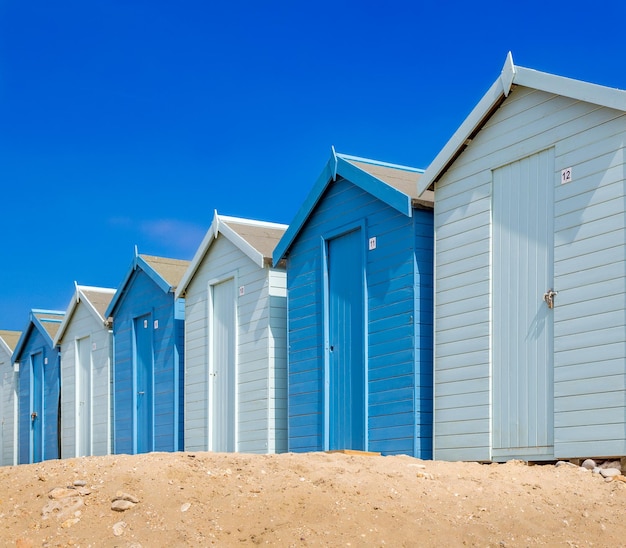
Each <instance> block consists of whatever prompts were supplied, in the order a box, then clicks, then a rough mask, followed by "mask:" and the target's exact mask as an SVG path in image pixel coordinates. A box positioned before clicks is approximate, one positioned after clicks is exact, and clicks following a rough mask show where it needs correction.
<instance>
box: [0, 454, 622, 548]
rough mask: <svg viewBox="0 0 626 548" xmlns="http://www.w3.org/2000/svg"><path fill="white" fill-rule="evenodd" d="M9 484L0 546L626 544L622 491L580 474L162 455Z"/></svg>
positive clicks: (301, 457) (402, 459)
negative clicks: (117, 505) (120, 508)
mask: <svg viewBox="0 0 626 548" xmlns="http://www.w3.org/2000/svg"><path fill="white" fill-rule="evenodd" d="M624 479H626V478H624ZM0 485H1V488H0V543H1V544H3V545H6V546H18V547H20V548H25V547H31V546H82V547H88V546H93V547H96V546H98V547H99V546H119V547H135V548H139V547H140V546H141V547H153V546H211V545H215V546H234V545H239V544H243V545H256V544H259V545H273V546H394V547H395V546H570V547H572V546H620V545H626V519H625V518H626V483H625V482H624V481H621V480H620V479H617V480H613V481H610V482H608V481H606V480H605V479H604V478H602V477H601V476H599V475H597V474H593V473H591V472H588V471H583V470H581V469H580V468H578V467H574V466H559V467H556V466H554V465H540V466H538V465H536V466H529V465H526V464H525V463H522V462H519V461H513V462H509V463H507V464H478V463H459V462H440V461H421V460H418V459H414V458H411V457H406V456H389V457H382V456H365V455H346V454H340V453H333V454H325V453H310V454H283V455H243V454H223V453H204V452H196V453H152V454H147V455H135V456H130V455H112V456H106V457H89V458H81V459H67V460H59V461H49V462H46V463H39V464H32V465H21V466H13V467H3V468H0ZM68 487H69V488H70V489H67V488H68ZM58 488H62V489H58ZM51 497H56V498H51ZM116 498H117V499H120V500H124V499H126V501H125V502H122V503H121V504H122V505H125V506H128V507H129V508H128V509H127V510H124V511H115V510H113V509H112V501H113V500H114V499H116ZM133 501H138V502H133Z"/></svg>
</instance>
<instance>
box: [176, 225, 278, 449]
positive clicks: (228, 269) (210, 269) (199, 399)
mask: <svg viewBox="0 0 626 548" xmlns="http://www.w3.org/2000/svg"><path fill="white" fill-rule="evenodd" d="M233 277H234V279H235V284H236V291H237V292H238V291H239V288H242V291H243V295H239V294H238V293H237V294H238V296H237V297H236V310H237V315H236V318H237V337H236V341H237V342H236V364H237V374H236V394H237V402H236V407H235V420H236V434H237V435H236V450H237V451H240V452H247V453H275V452H281V451H284V450H285V449H286V424H285V423H284V407H285V405H286V403H285V391H284V385H285V370H286V364H285V361H286V359H285V354H286V352H285V351H284V350H281V349H280V348H277V347H278V346H280V345H284V344H285V342H284V341H285V335H284V332H285V331H286V326H285V306H286V303H285V281H284V278H285V273H284V271H283V270H280V269H269V268H260V267H259V266H258V265H257V264H255V263H254V262H253V261H252V260H251V259H250V258H249V257H248V256H247V255H245V254H244V253H243V252H242V251H241V250H240V249H239V248H237V247H236V246H235V245H234V244H233V243H231V242H230V241H229V240H228V239H227V238H226V237H224V236H223V235H221V234H220V235H218V238H217V239H216V240H215V241H214V242H213V243H212V245H211V247H210V248H209V250H208V252H207V255H206V256H205V258H204V260H203V261H202V262H201V264H200V266H199V268H198V270H197V271H196V273H195V274H194V276H193V279H192V280H191V281H190V282H189V286H188V287H187V291H186V299H185V303H186V313H185V317H186V332H185V337H186V340H185V348H186V352H187V354H186V358H185V360H186V376H185V379H186V380H185V413H186V417H187V419H186V423H185V429H186V430H185V448H186V449H187V450H190V451H200V450H207V449H208V448H209V421H210V420H211V412H210V409H211V405H210V402H209V401H208V394H209V377H208V374H209V352H210V349H209V346H208V341H207V336H208V330H209V323H208V314H209V300H208V295H209V294H208V292H209V286H210V285H211V284H215V283H217V282H219V281H222V280H227V279H230V278H233Z"/></svg>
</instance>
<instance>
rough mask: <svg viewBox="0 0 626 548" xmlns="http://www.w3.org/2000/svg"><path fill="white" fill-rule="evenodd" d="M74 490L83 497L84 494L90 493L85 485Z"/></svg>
mask: <svg viewBox="0 0 626 548" xmlns="http://www.w3.org/2000/svg"><path fill="white" fill-rule="evenodd" d="M76 490H77V491H78V494H79V495H80V496H81V497H84V496H86V495H91V489H89V488H87V487H77V488H76Z"/></svg>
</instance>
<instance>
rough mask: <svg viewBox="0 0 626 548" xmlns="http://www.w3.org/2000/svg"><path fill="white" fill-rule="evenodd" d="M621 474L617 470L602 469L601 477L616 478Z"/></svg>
mask: <svg viewBox="0 0 626 548" xmlns="http://www.w3.org/2000/svg"><path fill="white" fill-rule="evenodd" d="M620 474H621V472H620V471H619V470H618V469H617V468H601V469H600V475H601V476H602V477H603V478H614V477H615V476H619V475H620Z"/></svg>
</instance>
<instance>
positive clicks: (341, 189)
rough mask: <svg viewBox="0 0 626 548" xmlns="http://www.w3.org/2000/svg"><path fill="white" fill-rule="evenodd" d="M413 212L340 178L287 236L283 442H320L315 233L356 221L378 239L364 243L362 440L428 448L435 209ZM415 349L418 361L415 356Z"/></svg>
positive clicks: (386, 448)
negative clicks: (285, 418) (364, 436)
mask: <svg viewBox="0 0 626 548" xmlns="http://www.w3.org/2000/svg"><path fill="white" fill-rule="evenodd" d="M413 213H414V215H415V217H414V219H412V218H410V217H407V216H405V215H403V214H401V213H399V212H398V211H397V210H395V209H393V208H391V207H390V206H388V205H386V204H384V203H383V202H381V201H380V200H378V199H377V198H376V197H374V196H372V195H371V194H369V193H367V192H365V191H363V190H361V189H359V188H358V187H357V186H355V185H353V184H352V183H350V182H349V181H347V180H345V179H339V180H338V181H337V182H335V183H333V184H332V185H331V186H329V188H328V190H327V191H326V193H325V194H324V196H323V197H322V198H321V200H320V201H319V203H318V204H317V206H316V208H315V210H314V212H313V213H312V214H311V216H310V217H309V219H308V220H307V223H306V224H305V225H304V226H303V228H302V229H301V231H300V233H299V234H298V236H297V238H296V239H295V241H294V243H293V244H292V246H291V248H290V250H289V255H288V276H287V282H288V300H289V304H288V309H289V319H288V326H289V374H288V378H289V386H288V390H289V450H290V451H320V450H324V449H325V447H324V432H323V428H324V426H323V413H324V406H325V402H324V389H323V382H324V329H323V317H324V313H323V302H322V295H323V293H324V273H323V269H324V267H323V262H322V244H321V241H322V240H321V239H322V238H323V237H324V236H325V235H326V234H328V233H336V231H338V230H339V231H340V230H341V227H344V226H354V224H355V223H361V222H363V223H364V229H365V231H366V239H367V238H370V237H376V239H377V246H376V249H374V250H370V251H368V250H366V251H365V252H364V253H365V258H366V266H365V267H366V280H367V282H366V283H367V289H366V316H365V317H366V318H367V320H366V322H367V329H366V346H367V354H366V355H367V358H366V363H367V372H366V378H367V394H368V399H367V403H366V417H367V438H368V447H367V449H369V450H371V451H380V452H382V453H385V454H393V453H407V454H413V455H415V456H420V457H423V458H430V456H431V444H430V439H431V434H432V432H431V419H432V414H431V406H432V385H431V380H430V379H432V373H431V371H430V370H431V368H432V358H431V357H430V352H431V351H432V336H431V333H432V317H429V314H431V313H432V214H431V213H430V212H429V211H422V210H414V212H413ZM423 234H426V238H422V235H423ZM416 245H417V249H416ZM422 283H423V284H424V286H423V287H421V286H420V287H416V286H417V285H418V284H422ZM422 297H423V298H425V301H424V302H423V303H422V302H421V299H422ZM415 318H419V319H420V320H425V323H424V325H422V326H417V327H416V325H415V323H416V322H415ZM416 356H419V357H420V358H422V359H424V362H423V363H418V364H416V361H415V360H416ZM416 369H417V375H416ZM422 373H423V374H424V377H423V378H419V379H418V378H417V377H419V376H420V375H421V374H422ZM421 411H424V414H423V415H421V414H419V412H421Z"/></svg>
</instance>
